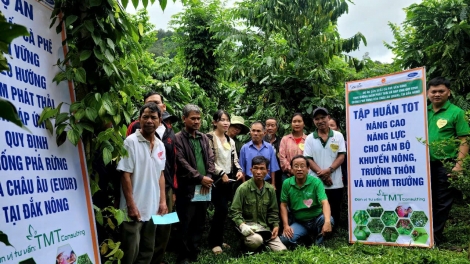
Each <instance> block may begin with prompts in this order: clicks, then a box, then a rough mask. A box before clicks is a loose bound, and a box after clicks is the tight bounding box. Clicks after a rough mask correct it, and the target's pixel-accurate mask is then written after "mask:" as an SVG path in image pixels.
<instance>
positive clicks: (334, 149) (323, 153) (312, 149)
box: [304, 129, 346, 189]
mask: <svg viewBox="0 0 470 264" xmlns="http://www.w3.org/2000/svg"><path fill="white" fill-rule="evenodd" d="M345 153H346V144H345V143H344V137H343V134H341V132H338V131H334V130H332V129H330V131H329V132H328V139H327V141H326V142H324V141H323V139H322V138H321V137H320V136H319V135H318V131H315V132H313V133H312V134H310V135H308V136H307V139H305V146H304V156H305V157H306V158H308V159H313V161H315V163H316V164H317V165H318V166H319V167H320V168H321V169H328V167H330V166H331V164H333V162H334V161H335V160H336V158H337V157H338V155H339V154H345ZM310 173H311V174H312V175H314V176H317V177H318V175H317V174H316V173H315V172H314V171H312V170H310ZM331 180H332V182H333V185H331V186H325V189H339V188H343V187H344V185H343V173H342V172H341V169H336V170H334V171H333V173H331Z"/></svg>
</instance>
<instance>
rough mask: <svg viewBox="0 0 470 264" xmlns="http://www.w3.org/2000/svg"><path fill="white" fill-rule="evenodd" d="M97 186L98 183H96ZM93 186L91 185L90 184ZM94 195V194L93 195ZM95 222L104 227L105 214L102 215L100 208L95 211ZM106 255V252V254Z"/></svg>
mask: <svg viewBox="0 0 470 264" xmlns="http://www.w3.org/2000/svg"><path fill="white" fill-rule="evenodd" d="M95 184H96V183H95ZM90 185H91V184H90ZM91 195H93V192H92V194H91ZM95 220H96V222H97V223H98V224H100V225H101V226H102V225H103V214H102V213H101V210H100V209H99V208H98V209H97V210H95ZM105 253H106V252H105Z"/></svg>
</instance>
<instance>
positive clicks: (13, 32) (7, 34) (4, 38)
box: [0, 22, 29, 43]
mask: <svg viewBox="0 0 470 264" xmlns="http://www.w3.org/2000/svg"><path fill="white" fill-rule="evenodd" d="M0 32H2V34H0V42H5V43H11V42H12V41H13V40H14V39H15V38H17V37H20V36H29V32H28V30H27V29H26V27H24V26H22V25H17V24H10V23H8V22H0Z"/></svg>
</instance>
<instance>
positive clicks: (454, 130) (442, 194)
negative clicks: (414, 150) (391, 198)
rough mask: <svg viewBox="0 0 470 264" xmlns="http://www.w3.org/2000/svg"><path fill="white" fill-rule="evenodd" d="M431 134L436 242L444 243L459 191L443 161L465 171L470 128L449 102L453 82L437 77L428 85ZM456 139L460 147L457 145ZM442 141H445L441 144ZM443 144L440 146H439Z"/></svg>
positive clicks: (459, 110) (460, 111) (454, 169)
mask: <svg viewBox="0 0 470 264" xmlns="http://www.w3.org/2000/svg"><path fill="white" fill-rule="evenodd" d="M427 93H428V99H429V101H430V102H431V104H430V105H429V106H428V134H429V145H430V147H429V153H430V157H431V190H432V213H433V227H434V240H435V241H436V243H437V244H438V243H441V242H442V240H443V235H442V233H443V231H444V226H445V223H446V221H447V218H448V216H449V212H450V209H451V207H452V202H453V199H454V194H455V193H456V190H455V189H454V188H450V183H449V181H448V178H449V177H450V176H451V173H449V172H448V171H447V170H446V169H445V167H444V166H443V162H452V163H453V164H455V165H454V167H453V169H452V171H453V172H454V173H458V172H459V171H461V170H462V159H463V158H464V157H465V156H466V155H467V154H468V144H467V140H466V139H467V136H468V135H470V128H469V126H468V123H467V121H466V120H465V113H464V111H463V110H462V109H460V108H459V107H457V106H455V105H454V104H452V103H450V102H449V101H448V98H449V96H450V82H449V81H448V80H446V79H445V78H443V77H436V78H434V79H432V80H431V81H429V83H428V92H427ZM455 138H458V139H459V140H460V145H455V144H452V143H449V142H451V141H452V142H453V140H454V139H455ZM439 142H445V143H441V144H439ZM439 145H440V146H439Z"/></svg>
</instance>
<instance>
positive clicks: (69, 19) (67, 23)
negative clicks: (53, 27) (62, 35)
mask: <svg viewBox="0 0 470 264" xmlns="http://www.w3.org/2000/svg"><path fill="white" fill-rule="evenodd" d="M77 18H78V17H77V16H75V15H69V16H67V18H66V19H65V27H69V26H70V25H71V24H72V23H73V22H75V21H76V20H77Z"/></svg>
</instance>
